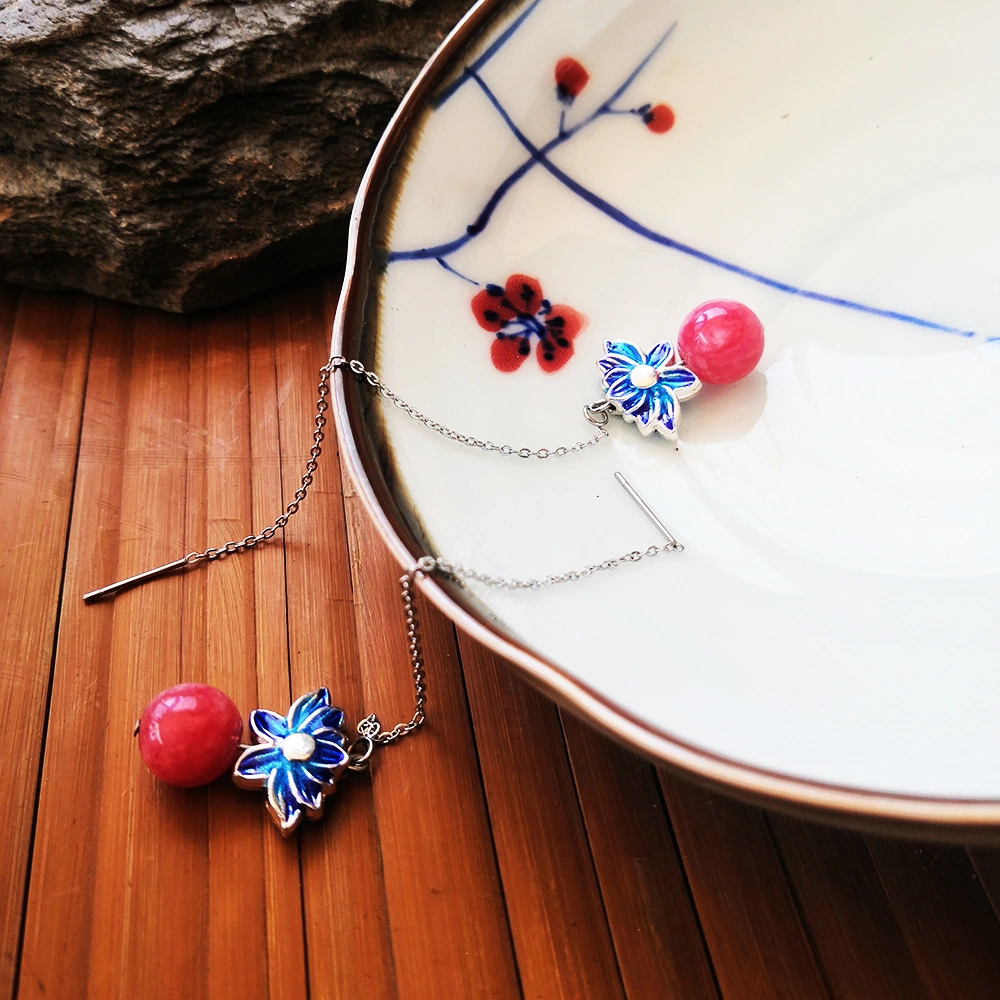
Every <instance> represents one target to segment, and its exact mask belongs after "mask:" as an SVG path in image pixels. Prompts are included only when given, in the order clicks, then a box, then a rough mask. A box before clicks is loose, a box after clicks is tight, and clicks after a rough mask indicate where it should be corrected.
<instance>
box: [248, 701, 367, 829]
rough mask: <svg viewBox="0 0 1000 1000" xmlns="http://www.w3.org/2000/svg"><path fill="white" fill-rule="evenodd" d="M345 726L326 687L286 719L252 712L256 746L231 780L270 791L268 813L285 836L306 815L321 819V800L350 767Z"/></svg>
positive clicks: (261, 711) (296, 706)
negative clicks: (344, 732) (342, 729)
mask: <svg viewBox="0 0 1000 1000" xmlns="http://www.w3.org/2000/svg"><path fill="white" fill-rule="evenodd" d="M343 724H344V713H343V712H342V711H341V710H340V709H339V708H335V707H333V706H332V705H331V704H330V692H329V691H328V690H327V689H326V688H320V689H319V690H318V691H313V692H311V693H310V694H305V695H303V696H302V697H301V698H299V699H298V700H297V701H296V702H295V703H294V704H293V705H292V707H291V708H289V710H288V714H287V715H285V716H281V715H278V714H277V712H269V711H267V709H264V708H258V709H255V710H254V711H253V712H251V713H250V729H251V730H252V731H253V734H254V736H256V737H257V744H256V745H254V746H248V747H246V748H245V749H244V751H243V753H242V754H241V755H240V758H239V760H237V761H236V764H235V765H234V767H233V781H234V782H236V784H237V785H239V786H240V787H241V788H267V811H268V812H269V813H270V815H271V819H273V820H274V822H275V823H276V824H277V825H278V827H279V829H280V830H281V833H282V836H285V837H287V836H288V835H289V834H291V833H292V831H293V830H295V828H296V827H297V826H298V825H299V823H300V822H301V821H302V817H303V816H308V817H309V819H319V818H320V816H322V814H323V799H324V798H325V797H326V796H327V795H330V794H331V793H332V792H333V790H334V788H335V786H336V783H337V779H338V778H339V777H340V776H341V774H343V772H344V771H345V770H346V769H347V767H349V766H350V763H351V756H350V752H349V750H350V748H349V746H348V743H347V737H346V736H345V735H344V734H343V732H341V726H343Z"/></svg>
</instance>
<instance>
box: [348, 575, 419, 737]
mask: <svg viewBox="0 0 1000 1000" xmlns="http://www.w3.org/2000/svg"><path fill="white" fill-rule="evenodd" d="M434 568H435V560H434V559H432V558H431V557H430V556H427V557H425V558H423V559H421V560H419V561H418V562H417V565H416V566H414V567H413V569H411V570H410V571H409V572H408V573H406V574H404V575H403V576H401V577H400V578H399V596H400V600H402V602H403V620H404V622H405V624H406V641H407V644H408V647H409V652H410V666H411V668H412V670H413V717H412V718H411V719H410V721H409V722H399V723H397V724H396V725H395V726H393V727H392V729H390V730H389V731H388V732H383V731H382V726H381V725H380V724H379V721H378V718H377V716H375V714H374V713H373V714H372V715H369V716H366V717H365V718H364V719H362V720H361V721H360V722H359V723H358V735H359V736H360V737H361V738H362V739H366V740H369V741H370V742H371V743H372V744H373V745H374V744H376V743H377V744H379V745H380V746H385V745H386V744H388V743H394V742H395V741H396V740H399V739H402V738H403V737H404V736H409V735H410V733H412V732H414V730H417V729H419V728H420V727H421V726H422V725H423V724H424V721H425V720H426V718H427V716H426V713H425V711H424V709H425V707H426V705H427V678H426V675H425V673H424V654H423V650H422V649H421V645H420V620H419V619H418V618H417V605H416V601H415V600H414V594H413V580H414V578H415V577H417V576H419V575H420V574H423V573H427V572H431V571H433V569H434Z"/></svg>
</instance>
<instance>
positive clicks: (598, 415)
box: [330, 357, 611, 459]
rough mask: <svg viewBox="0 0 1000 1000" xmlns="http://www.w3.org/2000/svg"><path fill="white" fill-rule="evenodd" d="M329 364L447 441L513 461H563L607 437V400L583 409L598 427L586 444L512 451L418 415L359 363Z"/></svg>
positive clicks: (336, 361)
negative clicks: (359, 381) (345, 372)
mask: <svg viewBox="0 0 1000 1000" xmlns="http://www.w3.org/2000/svg"><path fill="white" fill-rule="evenodd" d="M330 364H331V365H332V366H334V367H336V368H347V369H349V370H350V371H351V372H352V373H353V374H354V375H356V376H357V377H358V378H359V379H361V380H363V381H365V382H367V383H368V384H369V385H370V386H371V387H372V388H373V389H374V390H375V391H376V392H377V393H378V394H379V395H380V396H381V397H382V398H383V399H388V400H389V401H390V402H391V403H392V405H393V406H395V407H396V408H397V409H399V410H402V411H403V413H405V414H406V415H407V416H408V417H410V418H412V419H413V420H416V421H417V422H418V423H421V424H423V425H424V427H426V428H427V429H428V430H431V431H434V433H435V434H440V435H441V436H442V437H445V438H447V439H448V440H449V441H457V442H458V443H459V444H464V445H466V446H467V447H469V448H481V449H482V450H483V451H495V452H497V453H498V454H500V455H509V456H513V457H515V458H543V459H544V458H562V457H563V455H573V454H576V453H577V452H580V451H584V450H585V449H587V448H593V447H594V445H595V444H600V442H601V441H602V440H603V439H604V438H606V437H607V436H608V432H607V431H606V430H605V429H604V425H605V424H606V423H607V422H608V411H609V410H610V409H611V404H610V403H609V402H607V400H603V399H602V400H601V401H600V402H597V403H589V404H588V405H587V406H585V407H584V408H583V413H584V416H585V417H586V418H587V419H588V420H589V421H590V422H591V423H592V424H593V425H594V426H595V427H596V428H597V433H596V434H594V436H593V437H590V438H587V440H586V441H577V442H575V443H574V444H571V445H560V446H559V447H558V448H515V447H514V446H513V445H510V444H495V443H494V442H493V441H483V440H482V439H480V438H477V437H473V436H472V435H471V434H460V433H459V432H458V431H455V430H452V429H451V428H450V427H446V426H445V425H444V424H442V423H439V422H438V421H437V420H432V419H431V418H430V417H428V416H427V415H426V414H425V413H421V412H420V410H418V409H417V408H416V407H415V406H411V405H410V404H409V403H407V402H406V400H405V399H403V398H402V397H400V396H398V395H397V394H396V393H395V392H393V390H392V389H390V388H389V387H388V386H387V385H386V384H385V383H384V382H383V381H382V380H381V379H380V378H379V377H378V375H376V374H375V372H373V371H369V370H368V369H367V368H365V366H364V365H363V364H362V363H361V362H360V361H356V360H355V361H348V360H347V358H342V357H335V358H332V359H331V361H330Z"/></svg>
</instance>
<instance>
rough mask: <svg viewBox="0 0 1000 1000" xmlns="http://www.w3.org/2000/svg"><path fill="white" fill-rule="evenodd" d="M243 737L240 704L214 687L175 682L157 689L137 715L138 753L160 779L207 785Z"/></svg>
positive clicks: (227, 763)
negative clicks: (139, 714) (138, 716)
mask: <svg viewBox="0 0 1000 1000" xmlns="http://www.w3.org/2000/svg"><path fill="white" fill-rule="evenodd" d="M242 738H243V718H242V717H241V716H240V710H239V709H238V708H237V707H236V706H235V705H234V704H233V703H232V701H231V700H230V699H229V698H228V697H227V696H226V695H225V694H223V693H222V692H221V691H220V690H219V689H218V688H214V687H211V686H210V685H208V684H178V685H177V686H176V687H172V688H167V690H166V691H161V692H160V693H159V694H158V695H157V696H156V697H155V698H154V699H153V700H152V701H151V702H150V703H149V704H148V705H147V706H146V708H145V709H144V711H143V713H142V718H141V719H140V720H139V753H141V754H142V759H143V760H144V761H145V763H146V767H148V768H149V769H150V771H152V772H153V774H154V775H156V777H157V778H159V779H160V781H165V782H166V783H167V784H168V785H178V786H179V787H181V788H194V787H195V786H197V785H207V784H208V782H210V781H214V780H215V779H216V778H218V777H219V776H220V775H221V774H224V773H225V772H226V771H227V770H228V769H229V768H230V767H232V765H233V763H234V762H235V760H236V757H237V756H238V754H239V749H240V740H241V739H242Z"/></svg>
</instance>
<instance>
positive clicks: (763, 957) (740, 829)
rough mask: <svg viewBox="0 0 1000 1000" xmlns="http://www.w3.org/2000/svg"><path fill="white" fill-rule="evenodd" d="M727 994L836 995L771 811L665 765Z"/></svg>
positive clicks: (763, 997)
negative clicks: (791, 883)
mask: <svg viewBox="0 0 1000 1000" xmlns="http://www.w3.org/2000/svg"><path fill="white" fill-rule="evenodd" d="M660 783H661V786H662V788H663V792H664V796H665V798H666V801H667V807H668V808H669V810H670V817H671V819H672V820H673V824H674V831H675V833H676V835H677V842H678V846H679V848H680V852H681V857H682V858H683V859H684V864H685V867H686V869H687V874H688V881H689V883H690V885H691V891H692V894H693V895H694V900H695V904H696V905H697V907H698V913H699V915H700V917H701V925H702V928H703V930H704V932H705V940H706V941H707V943H708V947H709V950H710V952H711V954H712V961H713V964H714V966H715V974H716V978H717V980H718V983H719V987H720V990H721V992H722V995H723V997H725V998H727V1000H728V998H733V1000H737V998H738V1000H742V998H743V997H753V998H754V1000H771V998H773V1000H818V998H823V997H827V996H829V992H828V990H827V988H826V985H825V984H824V982H823V978H822V976H821V974H820V970H819V968H818V966H817V964H816V959H815V957H814V955H813V951H812V947H811V945H810V942H809V938H808V936H807V934H806V932H805V930H804V928H803V926H802V922H801V920H800V918H799V914H798V911H797V909H796V906H795V900H794V897H793V895H792V893H791V891H790V889H789V887H788V883H787V881H786V879H785V873H784V871H783V870H782V865H781V860H780V858H779V856H778V853H777V851H776V849H775V846H774V842H773V840H772V838H771V834H770V831H769V829H768V826H767V823H766V821H765V818H764V814H763V813H762V812H761V811H760V810H758V809H752V808H750V807H749V806H745V805H742V804H741V803H738V802H734V801H731V800H729V799H724V798H721V797H720V796H717V795H713V794H711V793H709V792H706V791H704V790H703V789H701V788H699V787H697V786H695V785H692V784H689V783H688V782H686V781H682V780H681V779H678V778H676V777H674V776H672V775H670V774H668V773H667V772H666V771H661V772H660Z"/></svg>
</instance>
